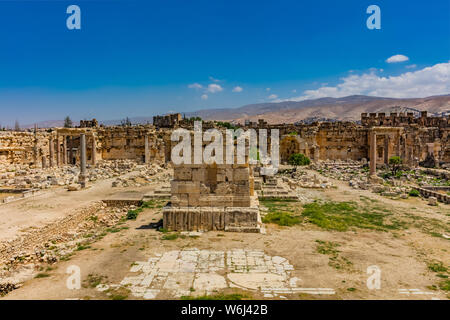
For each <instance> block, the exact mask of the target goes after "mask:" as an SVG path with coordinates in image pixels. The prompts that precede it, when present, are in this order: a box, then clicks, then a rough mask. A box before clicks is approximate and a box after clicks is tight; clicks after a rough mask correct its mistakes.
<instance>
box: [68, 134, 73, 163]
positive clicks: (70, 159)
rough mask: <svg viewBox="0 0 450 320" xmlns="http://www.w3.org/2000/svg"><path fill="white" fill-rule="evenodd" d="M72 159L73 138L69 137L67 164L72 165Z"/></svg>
mask: <svg viewBox="0 0 450 320" xmlns="http://www.w3.org/2000/svg"><path fill="white" fill-rule="evenodd" d="M72 159H73V138H72V136H69V161H68V162H69V163H70V164H72Z"/></svg>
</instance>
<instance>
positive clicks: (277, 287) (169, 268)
mask: <svg viewBox="0 0 450 320" xmlns="http://www.w3.org/2000/svg"><path fill="white" fill-rule="evenodd" d="M293 270H294V268H293V266H292V265H291V264H290V263H289V261H288V260H287V259H285V258H283V257H279V256H269V255H267V254H265V253H264V251H262V250H248V249H235V250H230V251H211V250H199V249H196V248H191V249H184V250H173V251H169V252H165V253H163V254H156V255H155V256H153V257H150V258H149V259H148V260H147V261H136V262H135V263H133V265H132V266H131V268H130V273H132V274H133V275H130V276H127V277H125V278H124V279H123V280H122V282H121V283H120V284H119V285H117V284H115V285H114V284H113V285H102V284H101V285H99V286H98V287H97V290H99V291H105V290H107V289H109V288H110V287H112V288H117V287H119V286H124V287H127V288H128V289H130V290H131V293H132V294H133V295H134V296H135V297H141V298H144V299H155V298H158V295H159V294H160V293H162V292H165V293H167V294H169V295H170V296H173V297H178V298H179V297H182V296H189V295H194V296H198V295H204V294H213V293H214V292H217V291H218V290H221V289H225V288H240V289H244V290H251V291H255V290H257V291H260V292H262V293H263V294H264V297H267V298H269V297H280V298H283V296H282V294H294V293H309V294H334V293H335V292H334V290H333V289H331V288H299V287H297V280H298V279H297V278H296V277H291V271H293Z"/></svg>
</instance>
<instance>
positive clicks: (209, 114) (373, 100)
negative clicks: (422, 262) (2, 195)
mask: <svg viewBox="0 0 450 320" xmlns="http://www.w3.org/2000/svg"><path fill="white" fill-rule="evenodd" d="M423 110H426V111H428V112H429V113H430V115H433V114H434V115H441V114H445V113H447V114H450V95H444V96H433V97H427V98H415V99H394V98H379V97H369V96H360V95H359V96H348V97H343V98H320V99H314V100H304V101H283V102H271V103H257V104H249V105H245V106H242V107H239V108H228V109H223V108H222V109H208V110H200V111H195V112H187V113H185V115H186V117H193V116H198V117H201V118H202V119H204V120H221V121H235V122H240V123H244V122H245V120H247V119H248V120H251V121H257V120H258V119H265V120H266V121H267V122H269V123H294V122H299V121H306V122H311V121H314V120H322V119H327V120H330V121H333V120H344V121H358V120H360V118H361V113H362V112H368V113H369V112H386V113H389V112H391V111H392V112H415V113H416V114H417V113H418V112H420V111H423ZM98 120H99V122H100V123H101V124H104V125H108V126H110V125H118V124H120V123H121V122H122V120H121V119H120V120H101V119H98ZM130 121H131V122H132V123H133V124H146V123H152V121H153V118H152V116H142V117H134V118H130ZM63 123H64V121H63V120H49V121H42V122H38V123H37V124H38V126H39V127H40V128H48V127H58V126H59V127H61V126H63ZM78 123H79V120H78V121H75V120H74V124H75V125H78ZM32 127H34V124H30V125H27V126H22V128H32Z"/></svg>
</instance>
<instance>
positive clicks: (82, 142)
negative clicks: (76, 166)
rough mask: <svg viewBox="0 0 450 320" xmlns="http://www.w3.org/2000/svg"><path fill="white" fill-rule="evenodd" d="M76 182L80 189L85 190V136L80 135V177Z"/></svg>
mask: <svg viewBox="0 0 450 320" xmlns="http://www.w3.org/2000/svg"><path fill="white" fill-rule="evenodd" d="M78 182H79V183H80V185H81V187H82V188H86V135H85V134H84V133H82V134H81V135H80V176H79V177H78Z"/></svg>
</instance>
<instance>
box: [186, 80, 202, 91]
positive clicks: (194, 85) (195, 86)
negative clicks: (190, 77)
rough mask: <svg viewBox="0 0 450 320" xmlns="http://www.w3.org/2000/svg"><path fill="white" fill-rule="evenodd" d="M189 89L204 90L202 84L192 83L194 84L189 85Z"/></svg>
mask: <svg viewBox="0 0 450 320" xmlns="http://www.w3.org/2000/svg"><path fill="white" fill-rule="evenodd" d="M188 88H189V89H197V90H198V89H201V88H203V86H202V85H201V84H200V83H197V82H196V83H192V84H190V85H188Z"/></svg>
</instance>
